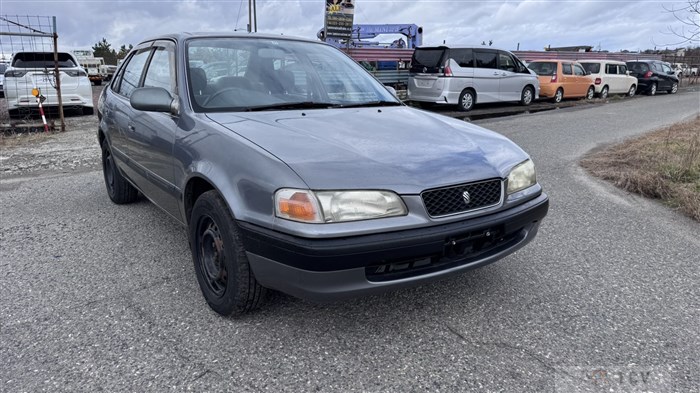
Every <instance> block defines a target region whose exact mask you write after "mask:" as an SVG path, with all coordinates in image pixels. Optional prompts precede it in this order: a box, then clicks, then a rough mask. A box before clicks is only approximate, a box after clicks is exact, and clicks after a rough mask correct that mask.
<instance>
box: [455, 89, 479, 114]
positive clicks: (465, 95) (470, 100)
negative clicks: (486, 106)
mask: <svg viewBox="0 0 700 393" xmlns="http://www.w3.org/2000/svg"><path fill="white" fill-rule="evenodd" d="M475 100H476V97H475V96H474V92H473V91H472V90H469V89H466V90H464V91H463V92H462V94H460V95H459V104H458V105H457V109H459V110H460V111H462V112H468V111H470V110H472V108H474V101H475Z"/></svg>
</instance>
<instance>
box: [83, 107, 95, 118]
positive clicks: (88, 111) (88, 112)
mask: <svg viewBox="0 0 700 393" xmlns="http://www.w3.org/2000/svg"><path fill="white" fill-rule="evenodd" d="M82 112H83V115H84V116H92V115H94V114H95V108H90V107H85V106H84V107H83V108H82Z"/></svg>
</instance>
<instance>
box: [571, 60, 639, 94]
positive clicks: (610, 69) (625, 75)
mask: <svg viewBox="0 0 700 393" xmlns="http://www.w3.org/2000/svg"><path fill="white" fill-rule="evenodd" d="M580 63H581V65H583V68H585V69H586V71H587V72H590V74H591V76H592V77H593V78H595V83H594V87H595V92H596V94H597V95H598V96H599V97H600V98H607V97H608V95H609V94H627V95H628V96H630V97H632V96H633V95H634V94H635V93H636V92H637V78H635V77H633V76H630V75H629V72H628V70H627V64H625V63H624V62H621V61H616V60H582V61H580Z"/></svg>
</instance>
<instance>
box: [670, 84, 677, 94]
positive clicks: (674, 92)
mask: <svg viewBox="0 0 700 393" xmlns="http://www.w3.org/2000/svg"><path fill="white" fill-rule="evenodd" d="M676 93H678V82H673V84H672V85H671V89H670V90H669V91H668V94H676Z"/></svg>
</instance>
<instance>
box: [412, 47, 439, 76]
mask: <svg viewBox="0 0 700 393" xmlns="http://www.w3.org/2000/svg"><path fill="white" fill-rule="evenodd" d="M446 51H447V49H446V48H418V49H416V50H415V52H413V59H412V60H411V72H429V73H436V72H439V69H440V67H441V66H442V62H443V57H444V55H445V52H446ZM424 69H425V70H424Z"/></svg>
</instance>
